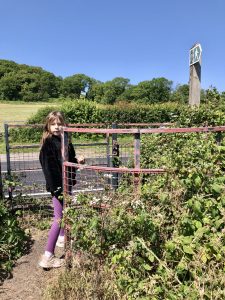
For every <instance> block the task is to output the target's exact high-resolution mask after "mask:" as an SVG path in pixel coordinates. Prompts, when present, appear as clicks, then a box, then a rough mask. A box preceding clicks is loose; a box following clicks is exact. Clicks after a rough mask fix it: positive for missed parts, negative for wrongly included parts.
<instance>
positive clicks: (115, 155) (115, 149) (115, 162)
mask: <svg viewBox="0 0 225 300" xmlns="http://www.w3.org/2000/svg"><path fill="white" fill-rule="evenodd" d="M112 128H113V129H116V128H117V124H116V123H113V124H112ZM112 166H113V167H114V168H118V167H119V144H118V142H117V133H113V134H112ZM118 181H119V180H118V173H114V172H113V173H112V187H113V189H117V188H118Z"/></svg>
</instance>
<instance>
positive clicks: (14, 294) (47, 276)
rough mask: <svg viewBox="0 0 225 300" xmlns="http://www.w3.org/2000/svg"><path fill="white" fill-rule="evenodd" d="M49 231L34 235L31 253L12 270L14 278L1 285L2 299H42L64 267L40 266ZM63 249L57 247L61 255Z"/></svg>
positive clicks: (21, 259)
mask: <svg viewBox="0 0 225 300" xmlns="http://www.w3.org/2000/svg"><path fill="white" fill-rule="evenodd" d="M47 233H48V232H47V231H40V232H36V233H35V234H33V235H32V239H33V240H34V243H33V245H32V248H31V250H30V253H28V254H27V255H24V256H23V257H21V258H20V259H19V260H18V261H17V264H16V266H15V267H14V269H13V272H12V278H10V279H6V280H5V281H4V283H3V285H2V286H1V287H0V299H1V300H41V299H43V291H44V289H45V288H46V286H47V285H48V284H49V283H50V282H51V281H52V280H53V279H54V278H55V277H57V276H58V275H59V273H60V272H61V270H62V269H51V270H49V271H45V270H43V269H42V268H40V267H38V265H37V264H38V260H39V258H40V255H41V254H42V253H43V249H44V247H45V243H46V240H47ZM62 254H63V249H57V252H56V256H58V257H60V256H61V255H62Z"/></svg>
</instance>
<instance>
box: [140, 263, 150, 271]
mask: <svg viewBox="0 0 225 300" xmlns="http://www.w3.org/2000/svg"><path fill="white" fill-rule="evenodd" d="M142 266H143V268H144V269H145V270H147V271H150V270H151V269H152V267H151V266H149V265H148V264H143V265H142Z"/></svg>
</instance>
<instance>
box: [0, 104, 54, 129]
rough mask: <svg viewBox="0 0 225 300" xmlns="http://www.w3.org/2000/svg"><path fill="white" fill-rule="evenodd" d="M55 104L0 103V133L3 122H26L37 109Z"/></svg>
mask: <svg viewBox="0 0 225 300" xmlns="http://www.w3.org/2000/svg"><path fill="white" fill-rule="evenodd" d="M53 105H56V104H55V103H49V102H34V103H21V102H16V101H15V102H10V103H9V102H8V103H4V102H0V132H3V131H4V129H3V128H4V123H5V122H13V123H16V122H18V123H20V122H24V121H26V120H27V119H28V118H30V117H31V116H32V115H33V114H35V113H36V112H37V111H38V109H39V108H42V107H45V106H53Z"/></svg>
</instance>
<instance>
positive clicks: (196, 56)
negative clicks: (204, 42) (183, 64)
mask: <svg viewBox="0 0 225 300" xmlns="http://www.w3.org/2000/svg"><path fill="white" fill-rule="evenodd" d="M201 55H202V47H201V45H200V44H196V45H194V47H192V48H191V49H190V56H189V65H190V66H191V65H193V64H196V63H197V62H200V60H201Z"/></svg>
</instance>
